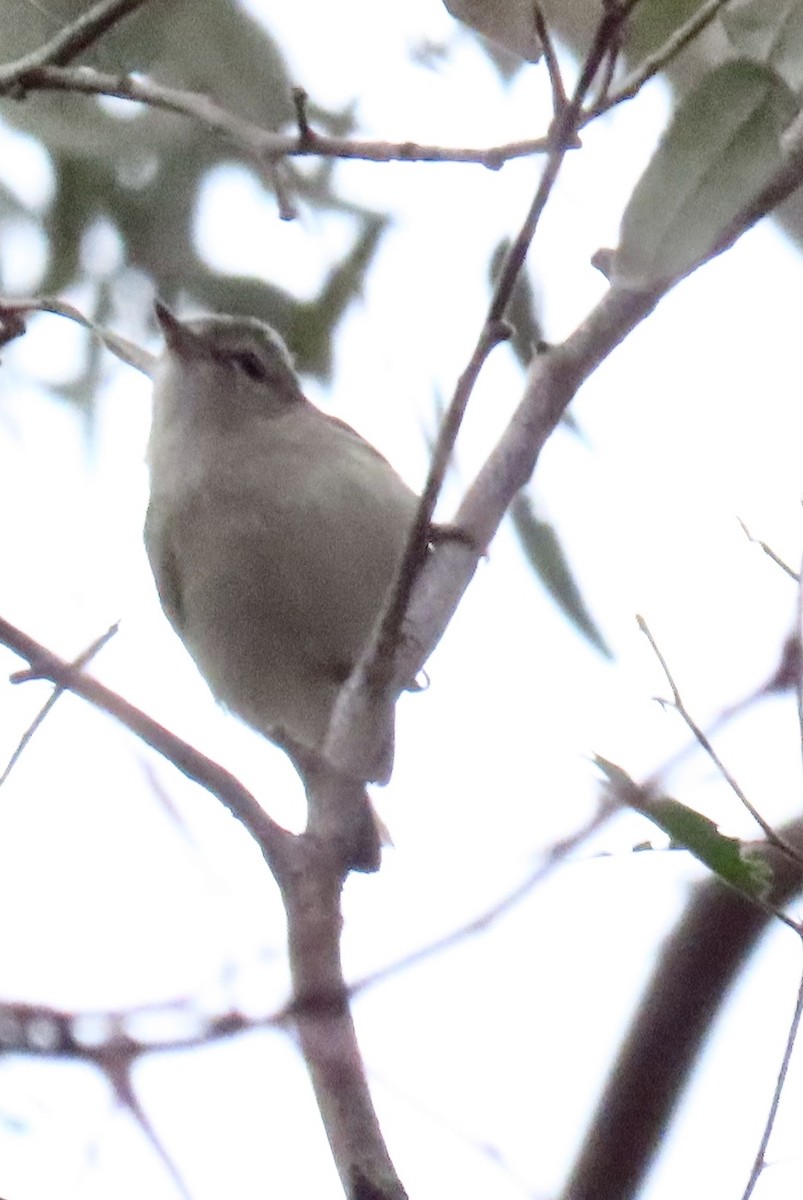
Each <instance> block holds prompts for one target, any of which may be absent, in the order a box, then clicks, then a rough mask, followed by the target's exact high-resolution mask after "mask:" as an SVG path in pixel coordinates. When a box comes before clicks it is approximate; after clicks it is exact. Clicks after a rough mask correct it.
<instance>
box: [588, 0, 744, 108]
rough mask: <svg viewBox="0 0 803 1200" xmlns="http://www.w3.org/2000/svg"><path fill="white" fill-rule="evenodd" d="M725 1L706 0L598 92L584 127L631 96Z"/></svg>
mask: <svg viewBox="0 0 803 1200" xmlns="http://www.w3.org/2000/svg"><path fill="white" fill-rule="evenodd" d="M727 2H728V0H707V3H706V4H704V5H703V6H702V8H700V9H698V10H697V11H696V12H695V14H694V16H692V17H690V18H689V20H688V21H686V22H685V24H683V25H681V26H680V28H679V29H677V30H676V31H675V32H674V33H673V34H672V36H671V37H670V38H667V40H666V41H665V42H664V44H663V46H661V47H660V48H659V49H658V50H656V51H655V52H654V53H653V54H650V55H648V56H647V57H646V58H645V59H644V61H643V62H642V63H641V65H640V66H639V67H638V68H637V69H636V70H635V71H633V72H632V73H631V74H630V75H628V77H627V78H626V79H625V80H624V81H623V83H622V84H621V86H620V87H618V88H617V89H616V91H615V92H613V93H611V94H610V95H608V96H605V95H602V96H600V98H599V99H598V100H597V101H595V103H594V104H593V105H592V106H591V108H589V109H587V110H586V111H585V112H584V113H583V118H582V121H581V126H582V127H585V126H586V125H588V124H590V122H591V121H594V120H596V118H597V117H600V116H602V114H603V113H606V112H609V111H610V110H611V109H612V108H615V107H616V105H617V104H622V103H623V102H624V101H625V100H632V99H633V97H634V96H635V95H637V93H638V92H640V91H641V89H642V88H643V87H644V84H645V83H647V82H648V81H649V80H650V79H652V78H653V77H654V76H655V75H657V74H658V72H659V71H662V70H663V69H664V67H665V66H666V65H667V63H670V62H671V61H672V60H673V59H674V58H676V57H677V55H678V54H680V52H681V50H683V49H685V47H686V46H688V45H689V43H690V42H693V41H694V39H695V38H696V37H697V36H698V35H699V34H700V33H702V31H703V30H704V29H705V27H706V26H707V25H710V24H711V22H712V21H713V20H714V18H715V17H716V16H717V14H718V13H719V11H720V10H721V9H723V8H724V7H725V5H726V4H727Z"/></svg>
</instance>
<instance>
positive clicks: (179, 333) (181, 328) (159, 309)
mask: <svg viewBox="0 0 803 1200" xmlns="http://www.w3.org/2000/svg"><path fill="white" fill-rule="evenodd" d="M153 309H154V312H155V313H156V320H157V321H158V323H159V328H160V329H161V331H162V333H163V334H164V339H165V342H166V343H167V348H168V350H172V351H173V352H174V354H181V355H184V356H185V357H189V356H190V355H193V354H197V353H198V350H199V347H200V345H201V344H202V342H201V338H200V337H199V336H198V334H197V333H195V332H194V330H192V329H190V327H189V325H185V324H184V323H183V322H182V321H179V319H178V317H177V316H176V315H175V313H172V312H171V311H170V309H169V308H168V307H167V305H166V304H164V303H163V302H162V301H161V300H156V301H154V305H153Z"/></svg>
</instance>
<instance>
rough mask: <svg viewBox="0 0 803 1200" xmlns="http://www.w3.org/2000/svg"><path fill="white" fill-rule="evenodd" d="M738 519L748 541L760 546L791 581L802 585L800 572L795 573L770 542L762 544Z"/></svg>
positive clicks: (739, 519)
mask: <svg viewBox="0 0 803 1200" xmlns="http://www.w3.org/2000/svg"><path fill="white" fill-rule="evenodd" d="M737 519H738V521H739V524H740V525H741V527H742V532H743V533H744V535H745V537H746V538H747V540H748V541H749V542H752V543H753V544H754V545H755V546H758V547H759V548H760V549H761V550H763V551H764V553H765V554H766V555H767V558H771V559H772V561H773V562H774V563H775V565H776V566H778V567H780V568H781V570H782V571H785V572H786V574H787V575H788V576H789V577H790V579H794V580H795V582H796V583H800V575H799V574H798V572H797V571H793V570H792V568H791V567H790V566H789V564H788V563H785V562H784V560H783V559H782V558H781V556H780V554H778V553H777V552H776V551H775V550H773V548H772V546H770V545H769V543H768V542H762V541H761V539H760V538H757V537H754V536H753V534H752V533H751V532H750V530H749V529H748V528H747V526H746V525H745V523H744V521H743V520H742V519H741V517H739V518H737Z"/></svg>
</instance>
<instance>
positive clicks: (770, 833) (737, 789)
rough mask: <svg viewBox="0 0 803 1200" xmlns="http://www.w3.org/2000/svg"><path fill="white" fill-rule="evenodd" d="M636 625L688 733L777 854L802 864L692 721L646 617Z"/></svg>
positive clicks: (801, 858) (796, 852)
mask: <svg viewBox="0 0 803 1200" xmlns="http://www.w3.org/2000/svg"><path fill="white" fill-rule="evenodd" d="M637 621H638V626H639V629H640V630H641V632H642V633H643V634H644V636H645V637H646V638H647V641H648V642H649V643H650V646H651V647H652V650H653V653H654V654H655V657H656V658H657V659H658V662H659V663H660V664H661V669H662V671H663V672H664V674H665V675H666V678H667V682H668V683H669V686H670V688H671V690H672V707H673V708H674V709H675V712H676V713H677V714H678V716H680V717H681V718H682V720H683V721H684V722H685V724H686V727H687V728H688V729H689V731H690V733H691V734H692V736H693V737H694V739H695V741H696V742H697V744H698V745H699V746H700V747H701V748H702V749H703V750H704V752H705V753H706V754H707V755H708V757H709V758H710V759H711V761H712V763H713V764H714V766H715V767H716V769H717V770H718V771H719V773H720V775H721V776H722V778H723V779H724V780H725V782H726V783H727V785H728V787H729V788H730V789H731V791H732V792H733V794H734V795H735V796H736V797H737V799H738V800H739V801H740V803H741V804H742V805H743V806H744V808H746V809H747V811H748V812H749V813H750V816H751V817H752V818H753V820H754V821H755V822H756V824H757V825H758V826H759V827H760V829H761V830H762V832H763V833H764V836H765V837H766V839H767V841H768V842H769V844H770V845H771V846H775V847H776V848H777V849H778V850H782V851H783V852H784V854H788V855H789V857H790V858H792V859H794V861H795V862H796V863H798V864H803V856H801V855H800V853H799V852H798V851H797V850H796V849H795V847H794V846H791V845H789V843H788V842H785V841H784V839H783V838H782V837H779V835H778V834H777V833H776V832H775V830H774V829H773V828H772V826H771V825H770V824H769V822H768V821H765V819H764V818H763V817H762V815H761V813H760V812H759V811H758V809H757V808H756V807H755V805H754V804H753V803H752V801H751V800H750V799H748V796H747V794H746V793H745V792H744V790H743V789H742V788H741V786H740V785H739V783H737V781H736V779H735V777H734V776H733V775H732V774H731V772H730V771H729V770H728V768H727V767H726V766H725V764H724V762H723V761H722V759H721V758H720V757H719V755H718V754H717V752H716V750H715V749H714V747H713V745H712V744H711V741H710V739H709V738H708V737H707V736H706V734H705V733H704V732H703V730H702V729H701V728H700V726H699V725H698V724H697V722H696V721H695V720H694V718H693V717H692V715H691V713H690V712H689V710H688V709H687V708H686V705H685V704H684V703H683V697H682V696H681V694H680V691H679V690H678V686H677V684H676V683H675V680H674V678H673V676H672V672H671V671H670V670H669V665H668V663H667V661H666V659H665V658H664V656H663V654H662V652H661V650H660V648H659V646H658V643H657V642H656V640H655V638H654V637H653V635H652V632H651V630H650V627H649V625H648V624H647V622H646V621H645V620H644V618H643V617H637ZM651 786H652V784H651V782H648V783H646V784H645V785H644V787H645V788H646V789H649V788H650V787H651Z"/></svg>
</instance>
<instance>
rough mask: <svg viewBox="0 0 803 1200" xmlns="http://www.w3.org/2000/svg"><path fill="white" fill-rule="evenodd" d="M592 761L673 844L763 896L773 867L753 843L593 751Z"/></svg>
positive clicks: (624, 798) (746, 890)
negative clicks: (660, 793) (725, 830)
mask: <svg viewBox="0 0 803 1200" xmlns="http://www.w3.org/2000/svg"><path fill="white" fill-rule="evenodd" d="M594 762H595V763H596V765H597V766H598V767H599V769H600V770H601V771H602V772H603V774H604V775H605V777H606V779H607V780H608V783H609V784H610V786H611V790H612V792H613V794H614V795H615V797H616V798H617V799H618V800H621V801H622V803H624V804H628V805H629V806H630V807H631V808H635V809H636V811H637V812H640V813H641V814H642V815H643V816H645V817H648V818H649V820H650V821H652V822H653V823H654V824H655V825H657V826H658V828H659V829H662V830H663V831H664V833H666V834H668V836H669V838H670V839H671V841H672V844H673V845H674V846H680V847H682V848H683V849H684V850H688V851H689V853H690V854H693V855H694V857H695V858H696V859H698V860H699V862H701V863H703V864H704V865H705V866H706V867H708V868H709V870H711V871H713V872H714V874H715V875H718V876H719V878H720V879H723V880H724V881H725V883H729V884H730V885H731V887H734V888H736V890H737V891H739V892H743V893H745V894H746V895H748V896H750V897H752V898H754V899H757V900H766V898H767V896H768V895H769V893H770V889H771V887H772V882H773V873H772V868H771V867H770V865H769V863H768V862H767V860H766V859H765V858H763V857H762V856H761V855H760V854H759V853H757V852H756V851H755V850H754V849H753V848H752V847H749V846H746V845H745V844H744V843H743V842H741V841H740V840H739V838H734V837H727V836H726V835H725V834H724V833H720V831H719V829H718V828H717V826H716V825H715V823H714V822H713V821H711V820H709V818H708V817H704V816H703V815H702V813H698V812H696V811H695V810H694V809H693V808H689V807H688V805H686V804H681V802H680V801H679V800H673V799H672V798H671V797H669V796H654V795H652V794H651V793H650V792H649V791H648V790H647V789H646V788H640V787H639V786H638V784H637V783H635V782H634V781H633V780H632V779H631V778H630V776H629V775H628V774H627V772H626V771H624V770H623V769H622V768H621V767H619V766H617V765H616V763H612V762H610V761H609V760H608V759H605V758H601V757H600V756H599V755H595V757H594Z"/></svg>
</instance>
